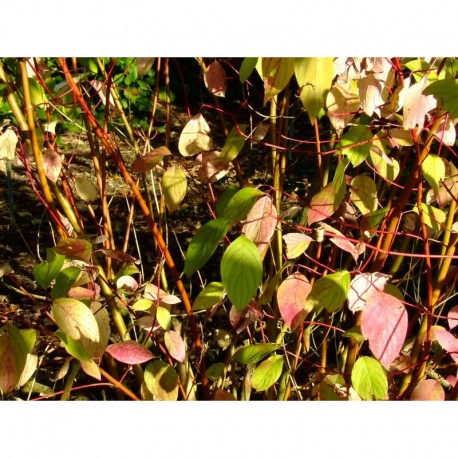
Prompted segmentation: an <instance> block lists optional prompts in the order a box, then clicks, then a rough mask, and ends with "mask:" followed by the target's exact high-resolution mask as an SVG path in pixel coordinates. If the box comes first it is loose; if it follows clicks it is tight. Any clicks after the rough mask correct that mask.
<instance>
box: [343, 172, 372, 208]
mask: <svg viewBox="0 0 458 458" xmlns="http://www.w3.org/2000/svg"><path fill="white" fill-rule="evenodd" d="M350 199H351V201H352V202H353V204H354V205H356V207H358V210H359V211H360V212H361V213H362V214H363V215H366V214H367V213H370V212H371V211H375V210H376V209H377V204H378V199H377V187H376V186H375V182H374V180H373V179H372V178H371V177H369V176H367V175H357V176H356V177H354V178H353V180H352V181H351V186H350Z"/></svg>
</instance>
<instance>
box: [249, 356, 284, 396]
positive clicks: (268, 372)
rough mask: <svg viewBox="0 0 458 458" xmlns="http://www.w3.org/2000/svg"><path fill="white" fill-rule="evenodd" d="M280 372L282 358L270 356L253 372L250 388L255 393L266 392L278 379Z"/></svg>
mask: <svg viewBox="0 0 458 458" xmlns="http://www.w3.org/2000/svg"><path fill="white" fill-rule="evenodd" d="M282 370H283V356H281V355H274V356H271V357H270V358H268V359H266V360H265V361H263V362H262V363H261V364H260V365H259V366H258V367H257V368H256V369H255V370H254V372H253V378H252V379H251V386H252V387H253V388H254V389H255V390H256V391H264V390H267V389H268V388H270V387H271V386H272V385H273V384H274V383H275V382H276V381H277V380H278V379H279V378H280V375H281V371H282Z"/></svg>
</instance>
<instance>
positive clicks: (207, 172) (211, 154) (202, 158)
mask: <svg viewBox="0 0 458 458" xmlns="http://www.w3.org/2000/svg"><path fill="white" fill-rule="evenodd" d="M196 161H197V162H199V163H201V164H202V166H201V167H200V169H199V172H198V174H199V178H200V180H201V181H202V182H203V183H214V182H215V181H218V180H220V179H221V178H223V177H224V176H226V175H227V172H229V170H230V169H231V168H232V164H231V163H228V162H226V161H224V160H223V159H221V152H220V151H203V152H202V153H200V154H199V155H198V156H197V157H196Z"/></svg>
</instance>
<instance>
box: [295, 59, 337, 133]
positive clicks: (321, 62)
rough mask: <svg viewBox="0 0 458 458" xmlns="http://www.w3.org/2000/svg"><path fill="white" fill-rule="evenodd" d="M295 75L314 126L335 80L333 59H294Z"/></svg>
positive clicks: (301, 96) (302, 99) (303, 102)
mask: <svg viewBox="0 0 458 458" xmlns="http://www.w3.org/2000/svg"><path fill="white" fill-rule="evenodd" d="M294 73H295V75H296V79H297V82H298V84H299V87H300V98H301V101H302V104H303V105H304V107H305V109H306V111H307V113H308V115H309V118H310V122H311V123H312V124H314V122H315V119H316V118H317V116H318V113H319V112H320V110H321V109H322V107H323V105H324V102H325V100H326V96H327V93H328V91H329V90H330V89H331V85H332V80H333V78H334V62H333V59H332V58H331V57H312V58H308V57H306V58H297V59H294Z"/></svg>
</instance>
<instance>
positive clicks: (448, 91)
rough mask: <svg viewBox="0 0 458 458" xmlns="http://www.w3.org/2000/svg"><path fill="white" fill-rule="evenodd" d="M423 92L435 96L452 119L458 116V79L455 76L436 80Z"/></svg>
mask: <svg viewBox="0 0 458 458" xmlns="http://www.w3.org/2000/svg"><path fill="white" fill-rule="evenodd" d="M423 94H425V95H427V96H429V95H431V96H434V97H435V98H436V100H439V101H440V103H441V104H442V106H443V107H444V109H445V110H447V111H448V112H449V114H450V117H451V118H452V119H456V118H458V80H456V79H455V78H453V79H444V80H440V81H435V82H434V83H431V84H430V85H429V86H428V87H427V88H425V89H424V90H423Z"/></svg>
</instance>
